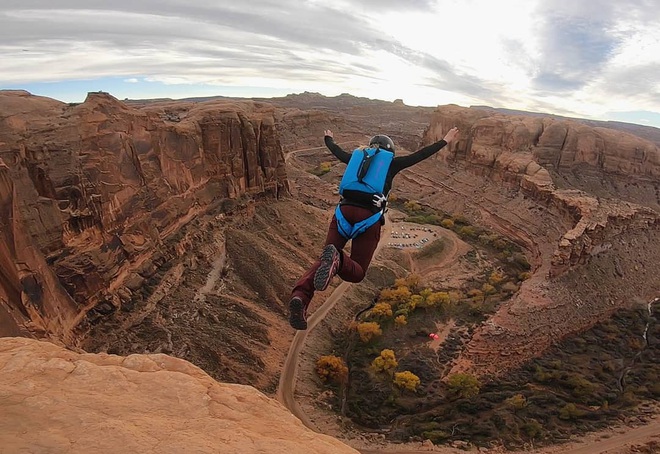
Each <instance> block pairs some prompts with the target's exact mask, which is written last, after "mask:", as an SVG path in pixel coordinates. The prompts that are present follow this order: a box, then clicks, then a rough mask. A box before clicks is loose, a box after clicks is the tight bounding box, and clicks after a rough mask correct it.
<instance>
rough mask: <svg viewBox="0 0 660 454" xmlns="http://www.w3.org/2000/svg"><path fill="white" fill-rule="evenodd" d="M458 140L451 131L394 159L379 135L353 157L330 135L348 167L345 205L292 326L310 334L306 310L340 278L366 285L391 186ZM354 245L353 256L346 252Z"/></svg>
mask: <svg viewBox="0 0 660 454" xmlns="http://www.w3.org/2000/svg"><path fill="white" fill-rule="evenodd" d="M457 135H458V129H457V128H452V129H450V130H449V132H447V134H446V135H445V136H444V138H443V139H441V140H439V141H437V142H435V143H433V144H431V145H428V146H426V147H424V148H422V149H420V150H418V151H416V152H414V153H412V154H409V155H407V156H395V150H394V142H393V141H392V139H390V138H389V137H388V136H386V135H382V134H379V135H376V136H374V137H372V138H371V140H370V141H369V146H368V147H361V148H357V149H356V150H354V151H353V152H352V153H348V152H346V151H344V150H343V149H342V148H341V147H340V146H339V145H337V144H336V143H335V141H334V138H333V133H332V131H330V130H329V129H328V130H326V131H325V137H324V141H325V145H326V146H327V147H328V149H329V150H330V151H331V152H332V154H333V155H334V156H335V157H336V158H337V159H339V160H340V161H341V162H343V163H344V164H347V166H346V170H345V171H344V175H343V176H342V180H341V183H340V184H339V194H340V195H341V200H340V202H339V204H338V205H337V207H336V209H335V213H334V215H333V216H332V221H331V222H330V226H329V228H328V234H327V236H326V239H325V246H324V248H323V252H322V253H321V256H320V258H319V259H318V260H316V262H314V264H313V265H312V266H311V267H310V268H309V269H308V270H307V271H306V272H305V273H304V274H303V275H302V276H301V277H300V279H298V281H297V282H296V283H295V285H294V287H293V290H292V292H291V299H290V301H289V324H290V325H291V326H292V327H293V328H295V329H297V330H305V329H307V308H308V307H309V303H310V302H311V300H312V297H313V296H314V292H315V291H317V290H318V291H323V290H325V289H326V288H327V287H328V285H329V284H330V282H331V281H332V278H333V277H334V276H335V275H338V276H339V277H340V278H341V279H343V280H344V281H348V282H360V281H362V280H363V279H364V277H365V275H366V273H367V269H368V268H369V264H370V263H371V259H372V257H373V255H374V252H375V250H376V247H377V246H378V242H379V241H380V231H381V228H382V226H383V224H384V223H385V218H384V214H385V209H386V204H387V197H388V195H389V193H390V190H391V189H392V180H393V179H394V177H395V176H396V174H398V173H399V172H400V171H402V170H403V169H405V168H407V167H410V166H412V165H415V164H417V163H418V162H420V161H423V160H424V159H426V158H428V157H430V156H433V155H434V154H435V153H437V152H438V151H440V150H441V149H442V148H443V147H444V146H445V145H447V144H449V143H451V142H452V141H454V140H455V139H456V136H457ZM349 240H350V241H352V243H351V254H350V256H349V255H347V254H346V253H345V252H344V250H343V249H344V246H346V243H348V241H349Z"/></svg>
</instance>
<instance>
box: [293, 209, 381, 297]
mask: <svg viewBox="0 0 660 454" xmlns="http://www.w3.org/2000/svg"><path fill="white" fill-rule="evenodd" d="M341 212H342V214H343V215H344V217H345V218H346V220H347V221H348V222H350V223H351V224H355V223H356V222H360V221H362V220H364V219H367V218H368V217H369V216H371V215H372V214H373V213H372V212H371V211H370V210H368V209H366V208H361V207H355V206H350V205H342V207H341ZM381 227H382V224H381V223H380V222H377V223H376V224H374V225H372V226H371V227H369V228H368V229H367V230H366V231H365V232H364V233H363V234H361V235H359V236H357V237H355V238H353V240H352V243H351V256H350V257H348V256H347V255H346V254H345V253H344V251H343V249H344V246H346V243H347V242H348V240H347V239H346V238H344V237H343V236H341V234H340V233H339V230H338V229H337V218H335V216H334V215H333V216H332V221H331V222H330V227H329V228H328V236H327V237H326V239H325V245H328V244H334V245H335V247H336V248H337V249H338V250H339V251H340V253H341V254H342V261H341V267H340V268H339V272H338V273H337V274H338V275H339V277H340V278H342V279H343V280H345V281H348V282H360V281H361V280H362V279H364V276H365V275H366V274H367V268H369V264H370V263H371V259H372V258H373V256H374V252H375V251H376V247H377V246H378V242H379V241H380V229H381ZM325 245H324V246H325ZM320 264H321V261H320V260H316V262H314V264H313V265H312V266H311V267H310V268H309V269H308V270H307V271H306V272H305V274H303V275H302V277H301V278H300V279H298V282H296V284H295V285H294V287H293V291H292V292H291V297H294V296H298V297H300V298H301V299H302V301H303V303H304V304H305V307H307V306H308V305H309V302H310V301H311V300H312V297H313V296H314V290H315V289H314V274H316V270H317V269H318V267H319V265H320Z"/></svg>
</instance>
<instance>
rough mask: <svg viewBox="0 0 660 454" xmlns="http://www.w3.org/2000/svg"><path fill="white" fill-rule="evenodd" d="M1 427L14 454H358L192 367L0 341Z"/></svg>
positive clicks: (255, 395)
mask: <svg viewBox="0 0 660 454" xmlns="http://www.w3.org/2000/svg"><path fill="white" fill-rule="evenodd" d="M0 427H2V448H0V450H2V452H7V453H10V452H12V453H13V452H51V453H64V452H66V453H85V454H88V453H111V452H141V453H180V452H195V453H226V454H232V453H235V454H238V453H253V452H268V453H274V454H275V453H291V454H295V453H301V454H302V453H318V454H322V453H327V454H330V453H332V454H341V453H346V454H348V453H357V451H355V450H354V449H352V448H350V447H348V446H346V445H344V444H343V443H340V442H339V441H337V440H335V439H333V438H331V437H328V436H326V435H321V434H317V433H314V432H312V431H311V430H309V429H307V428H305V426H303V424H302V423H301V422H300V421H299V420H298V419H297V418H296V417H294V416H293V415H292V414H291V413H289V412H288V411H287V410H286V409H285V408H284V407H283V406H282V405H281V404H279V403H277V402H275V401H274V400H272V399H269V398H267V397H266V396H264V395H263V394H261V393H260V392H258V391H257V390H255V389H254V388H252V387H248V386H241V385H227V384H223V383H218V382H216V381H214V380H213V379H212V378H211V377H209V376H208V375H207V374H206V373H204V372H203V371H202V370H201V369H199V368H197V367H195V366H193V365H192V364H190V363H188V362H187V361H183V360H180V359H176V358H173V357H171V356H167V355H131V356H127V357H122V356H115V355H106V354H78V353H74V352H71V351H69V350H65V349H63V348H61V347H58V346H55V345H53V344H51V343H48V342H39V341H36V340H30V339H25V338H0ZM100 434H106V435H107V436H103V435H100Z"/></svg>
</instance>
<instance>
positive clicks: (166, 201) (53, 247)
mask: <svg viewBox="0 0 660 454" xmlns="http://www.w3.org/2000/svg"><path fill="white" fill-rule="evenodd" d="M273 114H274V108H273V107H272V106H269V105H265V104H260V103H252V102H240V103H233V102H229V101H214V102H208V103H196V104H192V103H188V104H185V103H183V104H177V106H176V107H175V108H174V107H171V106H168V105H159V106H157V107H153V108H151V109H148V108H144V109H138V108H134V107H131V106H129V105H127V104H125V103H122V102H120V101H118V100H117V99H115V98H113V97H112V96H110V95H108V94H106V93H90V94H89V95H88V97H87V99H86V100H85V102H84V103H82V104H79V105H67V104H64V103H60V102H58V101H54V100H51V99H47V98H42V97H37V96H32V95H30V94H29V93H27V92H22V91H0V159H1V160H2V162H1V163H0V209H1V210H2V219H1V220H0V222H1V224H0V226H1V227H2V229H1V231H0V251H2V252H3V254H2V258H1V259H0V276H1V277H2V279H1V280H0V322H1V323H0V335H8V334H10V335H15V334H17V333H18V332H19V331H20V328H19V326H21V325H24V324H25V323H29V324H31V326H32V329H33V330H39V331H40V332H41V333H42V334H43V335H51V336H53V337H55V338H59V339H62V340H63V341H65V342H67V341H68V340H69V337H70V332H71V329H72V328H73V327H74V326H75V325H76V324H77V323H78V322H80V320H82V319H84V318H85V317H86V316H94V315H95V314H97V315H98V314H107V313H110V312H112V311H114V310H116V309H117V308H119V307H121V305H122V304H123V303H126V302H128V301H130V300H131V298H132V293H133V292H134V291H135V290H136V288H139V286H140V285H139V284H140V282H143V281H144V280H145V279H148V278H149V277H150V276H151V275H153V274H154V272H155V270H157V269H158V268H159V267H161V266H163V265H164V264H165V263H167V262H168V261H169V260H170V259H171V258H172V257H171V255H176V254H177V247H172V248H169V249H167V248H164V247H162V246H163V245H164V244H165V243H166V242H168V241H176V240H177V238H176V234H177V232H178V230H179V228H180V227H181V226H182V225H184V224H186V223H187V222H189V221H190V220H191V219H193V218H194V216H195V215H196V214H198V213H200V212H203V211H204V210H205V209H206V208H208V207H209V206H210V205H213V204H215V205H217V204H219V203H221V202H222V200H225V199H236V198H239V197H241V196H242V195H245V194H272V195H277V194H278V193H279V192H280V191H282V190H286V187H287V181H286V173H285V168H284V158H283V154H282V149H281V146H280V143H279V139H278V136H277V134H276V131H275V128H274V116H273ZM183 247H185V246H181V247H179V248H178V249H182V248H183ZM168 251H169V252H168ZM168 254H169V255H170V256H168ZM49 267H50V269H49ZM51 270H53V271H54V274H53V271H51Z"/></svg>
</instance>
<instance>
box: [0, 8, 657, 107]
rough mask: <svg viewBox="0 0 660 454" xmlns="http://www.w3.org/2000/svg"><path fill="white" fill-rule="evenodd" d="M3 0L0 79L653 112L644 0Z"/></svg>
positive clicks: (653, 24)
mask: <svg viewBox="0 0 660 454" xmlns="http://www.w3.org/2000/svg"><path fill="white" fill-rule="evenodd" d="M3 3H4V5H3V10H2V11H1V12H0V87H2V86H12V87H17V86H21V85H23V86H29V85H30V84H34V83H39V82H62V81H68V80H82V79H88V80H89V79H98V78H107V77H116V78H120V80H124V81H125V82H126V83H138V82H141V81H157V82H161V83H163V84H167V86H171V87H174V86H175V85H176V86H177V90H182V86H185V85H186V84H187V85H189V86H191V87H193V86H197V85H211V86H230V87H242V89H245V90H246V91H249V89H248V87H250V86H252V87H255V90H256V89H257V88H260V89H263V88H272V89H281V90H287V89H288V90H290V91H291V92H300V91H304V90H308V91H318V92H321V93H324V94H328V95H334V94H339V93H344V92H348V93H351V94H354V95H356V96H367V97H371V98H380V99H396V98H402V99H403V100H404V101H405V102H406V103H408V104H424V105H433V104H445V103H450V102H453V103H457V104H463V105H466V104H487V105H493V106H496V107H509V108H517V109H527V110H534V109H541V110H543V111H546V112H554V113H559V114H569V115H581V116H590V117H594V116H595V117H597V116H599V115H604V113H605V112H609V111H617V110H622V111H623V110H625V111H635V110H639V111H642V110H646V111H651V112H654V111H655V112H657V111H658V110H660V94H659V93H660V86H659V85H658V84H659V83H660V82H659V81H658V77H657V74H658V73H657V72H656V71H657V70H658V68H660V29H659V28H658V27H657V23H658V21H660V13H659V12H658V10H657V8H655V7H654V6H653V5H651V3H652V2H648V1H647V0H621V1H619V2H616V3H613V2H610V1H609V0H607V1H606V0H592V1H589V2H586V1H576V0H543V1H541V0H505V1H502V2H493V1H490V0H445V1H443V2H434V1H432V0H415V1H410V2H400V1H396V0H387V1H384V0H342V1H338V2H331V3H328V2H320V1H311V0H308V1H305V2H300V1H298V0H252V1H250V2H233V3H231V4H227V2H215V3H214V2H206V1H202V0H167V1H160V0H141V1H139V2H136V1H134V0H131V1H127V0H116V1H115V2H113V3H112V4H108V3H104V4H102V5H100V4H99V3H98V2H88V1H83V0H58V1H57V2H52V1H50V0H22V1H20V2H19V1H18V0H5V1H4V2H3ZM178 92H179V91H177V93H178ZM218 94H223V93H218Z"/></svg>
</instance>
